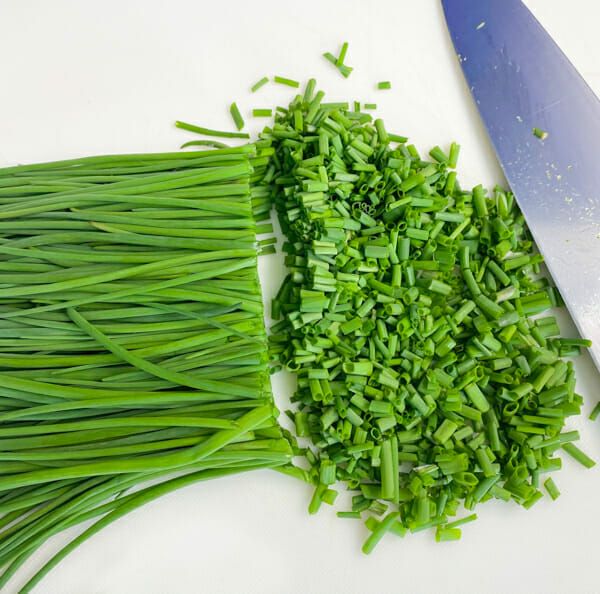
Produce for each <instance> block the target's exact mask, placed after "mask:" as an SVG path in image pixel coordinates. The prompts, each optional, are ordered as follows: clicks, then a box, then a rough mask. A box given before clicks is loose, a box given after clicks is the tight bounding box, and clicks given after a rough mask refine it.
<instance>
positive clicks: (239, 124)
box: [229, 101, 244, 130]
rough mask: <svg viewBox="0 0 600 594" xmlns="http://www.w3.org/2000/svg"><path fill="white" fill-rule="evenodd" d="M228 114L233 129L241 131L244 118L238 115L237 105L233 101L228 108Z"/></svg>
mask: <svg viewBox="0 0 600 594" xmlns="http://www.w3.org/2000/svg"><path fill="white" fill-rule="evenodd" d="M229 113H230V114H231V117H232V118H233V122H234V124H235V127H236V128H237V129H238V130H241V129H242V128H243V127H244V118H243V117H242V114H241V113H240V110H239V108H238V106H237V103H235V101H234V102H233V103H232V104H231V105H230V106H229Z"/></svg>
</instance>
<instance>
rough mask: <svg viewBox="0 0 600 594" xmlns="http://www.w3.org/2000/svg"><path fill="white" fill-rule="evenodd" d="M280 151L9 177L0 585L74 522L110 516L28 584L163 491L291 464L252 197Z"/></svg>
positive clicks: (93, 163)
mask: <svg viewBox="0 0 600 594" xmlns="http://www.w3.org/2000/svg"><path fill="white" fill-rule="evenodd" d="M270 152H271V151H270V149H268V148H267V149H260V148H259V149H258V150H257V149H256V147H254V146H243V147H239V148H233V149H230V148H227V149H220V150H210V151H204V152H189V153H167V154H148V155H120V156H106V157H90V158H83V159H74V160H68V161H60V162H54V163H44V164H35V165H23V166H17V167H9V168H4V169H0V349H1V353H0V469H1V472H0V514H2V516H1V517H0V565H1V566H3V567H4V568H5V569H4V573H3V575H2V576H1V577H0V587H2V586H4V585H5V584H6V583H7V581H8V580H9V579H10V578H11V576H12V575H13V574H14V573H15V572H16V571H17V570H18V568H19V567H20V566H21V565H22V563H23V562H24V561H25V560H26V559H27V558H29V556H30V555H31V554H33V553H34V552H35V551H36V549H37V548H38V547H39V546H40V545H41V544H42V543H43V542H45V541H46V539H47V538H49V537H50V536H52V535H53V534H55V533H57V532H58V531H60V530H63V529H65V528H67V527H69V526H73V525H76V524H79V523H80V522H82V521H84V520H88V519H92V518H100V519H99V520H98V521H97V523H96V524H93V525H92V527H91V528H88V530H86V531H85V532H84V533H83V534H82V535H81V536H80V537H78V538H77V539H76V540H75V541H73V543H71V544H70V545H68V546H67V547H66V548H65V549H64V550H63V551H62V552H61V553H59V554H58V555H57V556H56V557H55V558H54V559H52V560H51V561H50V562H49V563H48V564H47V565H46V566H44V567H43V568H42V569H41V570H40V571H39V572H38V573H37V574H36V575H35V576H34V577H33V578H32V579H31V580H30V581H29V582H28V583H27V585H26V586H25V587H24V588H23V590H22V591H24V592H26V591H29V590H30V589H31V588H32V587H33V586H34V585H35V584H36V583H37V582H38V581H39V580H40V579H41V578H42V577H43V575H45V573H46V572H47V571H49V570H50V569H51V568H52V567H53V566H54V565H55V564H56V563H57V562H58V561H59V560H60V559H61V558H62V557H64V555H65V554H66V553H68V552H69V551H70V550H72V549H73V548H74V547H75V546H77V545H78V544H79V543H80V542H83V540H85V539H86V538H87V537H88V536H90V535H91V534H93V533H94V532H96V531H98V530H99V529H100V528H102V527H103V526H105V525H106V524H108V523H110V522H111V521H113V520H115V519H117V518H118V517H120V516H122V515H123V514H124V513H126V512H128V511H130V510H131V509H134V508H135V507H138V506H139V505H142V504H144V503H145V502H146V501H149V500H151V499H153V498H155V497H157V496H159V495H160V494H162V493H165V492H168V491H170V490H173V489H175V488H179V487H181V486H184V485H186V484H189V483H191V482H194V481H198V480H205V479H208V478H213V477H217V476H221V475H224V474H230V473H232V472H241V471H245V470H249V469H252V468H263V467H278V466H281V465H284V464H287V463H288V461H289V459H290V455H291V450H290V446H289V442H288V441H287V439H286V438H284V436H283V434H282V430H281V429H280V427H279V425H278V423H277V420H276V414H277V413H276V409H275V407H274V404H273V399H272V395H271V391H270V386H269V380H268V369H267V363H268V357H267V355H266V336H265V331H264V325H263V313H262V302H261V293H260V286H259V281H258V276H257V269H256V259H257V246H259V244H257V242H256V233H257V232H265V231H268V230H269V229H270V226H269V225H264V224H263V225H257V224H256V221H257V220H262V219H264V218H265V217H266V216H267V215H268V207H269V205H268V196H265V194H264V192H263V191H261V190H260V189H258V190H253V191H251V189H250V184H251V183H252V182H253V181H256V180H257V179H259V178H262V177H263V176H264V173H265V170H266V164H267V161H268V159H269V156H270ZM269 248H271V246H270V244H269V243H268V242H267V244H266V248H265V249H269ZM157 480H158V483H157ZM148 481H153V483H152V484H150V483H149V482H148Z"/></svg>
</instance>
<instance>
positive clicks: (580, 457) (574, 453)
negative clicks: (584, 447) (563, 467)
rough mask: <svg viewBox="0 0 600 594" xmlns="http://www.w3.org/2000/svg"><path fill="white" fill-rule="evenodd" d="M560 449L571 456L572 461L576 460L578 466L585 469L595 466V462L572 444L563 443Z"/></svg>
mask: <svg viewBox="0 0 600 594" xmlns="http://www.w3.org/2000/svg"><path fill="white" fill-rule="evenodd" d="M562 449H563V450H564V451H565V452H567V454H569V456H571V458H573V459H574V460H577V462H579V464H581V465H582V466H585V467H586V468H592V466H595V465H596V462H595V461H594V460H592V459H591V458H590V457H589V456H588V455H587V454H586V453H585V452H582V451H581V450H580V449H579V448H578V447H577V446H576V445H575V444H574V443H565V444H563V445H562Z"/></svg>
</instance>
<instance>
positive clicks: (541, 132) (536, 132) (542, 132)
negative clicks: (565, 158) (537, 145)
mask: <svg viewBox="0 0 600 594" xmlns="http://www.w3.org/2000/svg"><path fill="white" fill-rule="evenodd" d="M532 132H533V135H534V136H535V137H536V138H539V139H540V140H546V138H548V132H546V131H545V130H542V129H541V128H533V130H532Z"/></svg>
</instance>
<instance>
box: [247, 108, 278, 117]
mask: <svg viewBox="0 0 600 594" xmlns="http://www.w3.org/2000/svg"><path fill="white" fill-rule="evenodd" d="M252 115H253V117H255V118H270V117H271V116H272V115H273V110H272V109H260V108H259V109H253V110H252Z"/></svg>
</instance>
